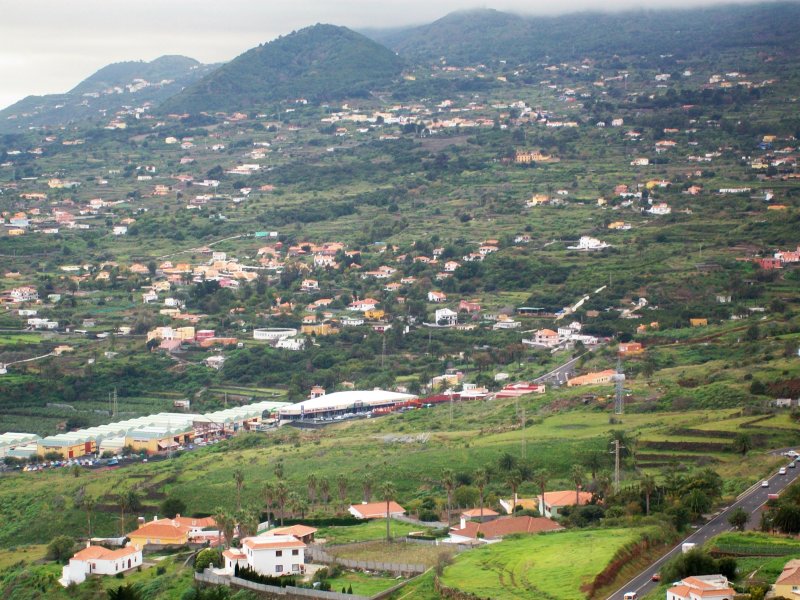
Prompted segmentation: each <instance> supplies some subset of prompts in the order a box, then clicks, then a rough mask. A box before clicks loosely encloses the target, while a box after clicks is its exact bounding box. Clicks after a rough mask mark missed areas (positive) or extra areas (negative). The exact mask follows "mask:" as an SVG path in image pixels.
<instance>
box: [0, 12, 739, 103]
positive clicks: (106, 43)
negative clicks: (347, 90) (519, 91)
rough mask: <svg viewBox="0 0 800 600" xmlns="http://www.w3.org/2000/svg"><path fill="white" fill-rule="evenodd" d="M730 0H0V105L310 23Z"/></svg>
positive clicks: (232, 48)
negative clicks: (132, 63)
mask: <svg viewBox="0 0 800 600" xmlns="http://www.w3.org/2000/svg"><path fill="white" fill-rule="evenodd" d="M726 1H727V3H730V2H729V0H572V2H569V3H566V2H564V3H561V2H553V1H552V0H489V1H486V2H482V3H480V2H478V3H474V4H472V3H471V2H470V0H403V2H397V1H396V0H388V1H381V0H294V1H293V2H292V1H285V0H138V1H136V2H124V3H123V2H122V0H2V2H0V108H2V107H5V106H8V105H9V104H11V103H13V102H15V101H17V100H19V99H21V98H23V97H25V96H27V95H29V94H48V93H59V92H65V91H68V90H69V89H71V88H72V87H74V86H75V85H77V84H78V83H79V82H80V81H82V80H83V79H85V78H86V77H88V76H89V75H91V74H92V73H93V72H95V71H96V70H97V69H99V68H101V67H103V66H105V65H107V64H109V63H112V62H119V61H122V60H152V59H154V58H157V57H159V56H161V55H163V54H182V55H184V56H190V57H192V58H196V59H197V60H199V61H201V62H221V61H226V60H230V59H231V58H233V57H235V56H237V55H239V54H241V53H242V52H244V51H245V50H247V49H249V48H252V47H253V46H256V45H258V44H260V43H262V42H267V41H269V40H271V39H274V38H275V37H277V36H279V35H282V34H286V33H290V32H291V31H293V30H295V29H300V28H302V27H305V26H307V25H313V24H314V23H332V24H335V25H345V26H348V27H351V28H365V27H395V26H399V25H411V24H421V23H427V22H430V21H433V20H435V19H437V18H439V17H442V16H444V15H445V14H447V13H448V12H452V11H454V10H461V9H465V8H480V7H482V8H496V9H498V10H505V11H510V12H517V13H523V14H556V13H563V12H567V11H569V12H576V11H580V10H586V9H592V10H600V9H602V10H608V9H609V8H613V9H635V8H655V7H667V6H677V7H694V6H701V5H709V4H723V3H726Z"/></svg>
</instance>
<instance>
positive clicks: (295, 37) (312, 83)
mask: <svg viewBox="0 0 800 600" xmlns="http://www.w3.org/2000/svg"><path fill="white" fill-rule="evenodd" d="M402 68H403V61H402V60H401V59H400V58H398V57H397V56H396V55H395V54H394V53H393V52H392V51H391V50H389V49H388V48H386V47H384V46H381V45H380V44H378V43H376V42H374V41H373V40H370V39H369V38H367V37H366V36H364V35H361V34H360V33H356V32H354V31H352V30H350V29H347V28H346V27H336V26H334V25H314V26H312V27H307V28H305V29H301V30H300V31H297V32H294V33H292V34H290V35H287V36H284V37H280V38H278V39H276V40H274V41H272V42H270V43H268V44H262V45H260V46H258V47H257V48H253V49H251V50H248V51H247V52H245V53H244V54H242V55H240V56H238V57H236V58H235V59H233V60H232V61H231V62H229V63H227V64H225V65H223V66H221V67H220V68H218V69H217V70H215V71H214V72H213V73H210V74H209V75H208V76H206V77H204V78H203V79H202V80H201V81H199V82H197V83H196V84H195V85H193V86H191V87H189V88H187V89H186V90H184V91H183V92H182V93H180V94H178V95H177V96H176V97H174V98H172V99H170V100H169V101H167V102H165V103H164V105H163V106H162V107H161V109H162V110H163V111H166V112H199V111H213V110H246V109H248V108H252V107H257V106H260V105H263V104H265V103H269V102H275V101H281V100H286V99H292V98H301V97H302V98H306V99H308V100H334V99H340V98H347V97H354V96H364V95H366V94H367V93H368V92H369V91H370V90H371V89H376V88H380V87H383V86H386V85H388V84H390V83H391V82H392V81H393V80H394V79H395V78H396V77H397V76H398V75H400V73H401V71H402Z"/></svg>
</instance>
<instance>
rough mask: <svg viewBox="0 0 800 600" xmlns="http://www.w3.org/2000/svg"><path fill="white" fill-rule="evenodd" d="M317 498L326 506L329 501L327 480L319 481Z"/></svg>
mask: <svg viewBox="0 0 800 600" xmlns="http://www.w3.org/2000/svg"><path fill="white" fill-rule="evenodd" d="M319 497H320V500H322V503H323V504H325V505H327V504H328V502H329V501H330V499H331V482H330V481H328V480H327V479H320V480H319Z"/></svg>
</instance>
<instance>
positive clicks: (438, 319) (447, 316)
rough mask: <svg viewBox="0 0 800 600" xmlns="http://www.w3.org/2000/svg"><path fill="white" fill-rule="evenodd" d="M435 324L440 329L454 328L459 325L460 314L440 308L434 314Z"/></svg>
mask: <svg viewBox="0 0 800 600" xmlns="http://www.w3.org/2000/svg"><path fill="white" fill-rule="evenodd" d="M434 323H435V324H436V325H438V326H440V327H452V326H454V325H456V324H457V323H458V313H457V312H455V311H453V310H450V309H449V308H440V309H438V310H437V311H436V312H435V313H434Z"/></svg>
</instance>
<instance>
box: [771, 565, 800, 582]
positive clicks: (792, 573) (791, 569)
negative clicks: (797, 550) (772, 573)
mask: <svg viewBox="0 0 800 600" xmlns="http://www.w3.org/2000/svg"><path fill="white" fill-rule="evenodd" d="M775 583H776V584H783V585H799V584H800V561H797V560H790V561H789V562H788V563H786V565H784V567H783V573H781V574H780V575H779V576H778V580H777V581H776V582H775Z"/></svg>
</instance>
